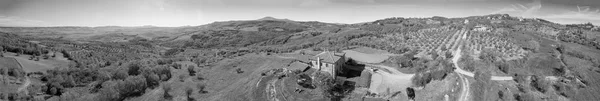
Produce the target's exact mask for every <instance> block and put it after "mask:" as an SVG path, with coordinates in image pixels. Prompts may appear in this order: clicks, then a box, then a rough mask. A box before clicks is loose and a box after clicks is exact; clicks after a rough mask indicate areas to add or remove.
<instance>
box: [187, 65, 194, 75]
mask: <svg viewBox="0 0 600 101" xmlns="http://www.w3.org/2000/svg"><path fill="white" fill-rule="evenodd" d="M188 72H189V74H190V76H194V75H196V71H194V66H192V65H190V66H188Z"/></svg>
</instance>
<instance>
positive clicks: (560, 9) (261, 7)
mask: <svg viewBox="0 0 600 101" xmlns="http://www.w3.org/2000/svg"><path fill="white" fill-rule="evenodd" d="M488 14H510V15H511V16H520V17H525V18H543V19H547V20H549V21H553V22H557V23H562V24H573V23H586V22H591V23H594V24H596V25H598V24H600V0H0V26H19V27H47V26H90V27H95V26H146V25H151V26H165V27H176V26H197V25H203V24H208V23H212V22H215V21H229V20H253V19H260V18H263V17H266V16H270V17H275V18H281V19H290V20H297V21H320V22H328V23H346V24H351V23H361V22H370V21H375V20H378V19H384V18H390V17H432V16H443V17H466V16H476V15H488Z"/></svg>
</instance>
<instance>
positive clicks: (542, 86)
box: [531, 75, 550, 93]
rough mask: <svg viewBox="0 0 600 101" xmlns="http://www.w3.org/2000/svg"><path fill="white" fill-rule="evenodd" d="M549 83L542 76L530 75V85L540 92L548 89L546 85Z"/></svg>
mask: <svg viewBox="0 0 600 101" xmlns="http://www.w3.org/2000/svg"><path fill="white" fill-rule="evenodd" d="M549 83H550V82H548V81H546V80H545V79H544V77H540V76H537V75H532V76H531V86H532V87H533V88H535V89H536V90H538V91H540V92H542V93H545V92H546V91H548V87H549V86H550V84H549Z"/></svg>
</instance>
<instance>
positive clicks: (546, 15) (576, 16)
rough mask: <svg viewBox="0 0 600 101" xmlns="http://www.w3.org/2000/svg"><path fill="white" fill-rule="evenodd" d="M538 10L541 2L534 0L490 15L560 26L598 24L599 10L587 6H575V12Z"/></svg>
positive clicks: (599, 18) (599, 20) (599, 19)
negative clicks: (508, 16) (534, 20)
mask: <svg viewBox="0 0 600 101" xmlns="http://www.w3.org/2000/svg"><path fill="white" fill-rule="evenodd" d="M548 8H552V7H548ZM571 8H572V7H571ZM540 9H543V8H542V3H541V0H535V1H534V2H532V3H528V4H525V5H523V4H513V5H511V6H510V7H504V8H501V9H499V10H497V11H494V12H492V14H500V13H506V14H511V15H513V16H521V17H527V18H531V17H533V18H542V19H546V20H549V21H552V22H556V23H562V24H573V23H585V22H592V23H594V24H600V9H596V10H590V7H589V6H577V11H573V10H568V9H564V8H563V9H560V10H553V11H552V12H541V11H540Z"/></svg>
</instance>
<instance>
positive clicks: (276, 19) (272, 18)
mask: <svg viewBox="0 0 600 101" xmlns="http://www.w3.org/2000/svg"><path fill="white" fill-rule="evenodd" d="M257 20H274V21H293V20H290V19H278V18H274V17H271V16H266V17H263V18H260V19H257Z"/></svg>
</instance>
